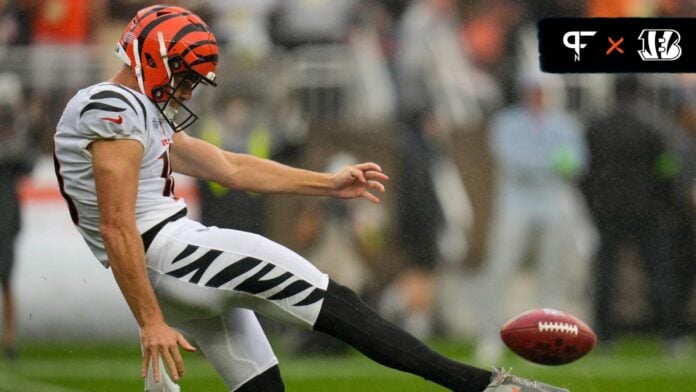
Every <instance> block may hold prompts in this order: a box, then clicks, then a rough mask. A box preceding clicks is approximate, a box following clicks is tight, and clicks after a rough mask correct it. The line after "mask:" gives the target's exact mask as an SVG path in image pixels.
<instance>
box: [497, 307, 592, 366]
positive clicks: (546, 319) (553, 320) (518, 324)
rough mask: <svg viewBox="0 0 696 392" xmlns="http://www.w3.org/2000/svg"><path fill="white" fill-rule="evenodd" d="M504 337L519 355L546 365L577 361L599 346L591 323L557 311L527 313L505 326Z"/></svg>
mask: <svg viewBox="0 0 696 392" xmlns="http://www.w3.org/2000/svg"><path fill="white" fill-rule="evenodd" d="M500 337H501V339H502V340H503V342H505V344H506V345H507V346H508V348H510V350H512V351H513V352H515V353H516V354H517V355H519V356H521V357H522V358H524V359H527V360H529V361H532V362H534V363H538V364H542V365H563V364H567V363H570V362H573V361H576V360H578V359H580V358H582V357H583V356H584V355H586V354H587V353H589V352H590V351H592V348H594V346H595V343H597V336H596V335H595V333H594V332H593V331H592V329H591V328H590V327H588V326H587V324H585V323H584V322H582V321H580V320H579V319H578V318H577V317H575V316H573V315H571V314H568V313H565V312H562V311H560V310H556V309H532V310H529V311H526V312H524V313H522V314H520V315H519V316H517V317H514V318H513V319H511V320H510V321H508V322H507V323H505V325H503V327H502V328H501V330H500Z"/></svg>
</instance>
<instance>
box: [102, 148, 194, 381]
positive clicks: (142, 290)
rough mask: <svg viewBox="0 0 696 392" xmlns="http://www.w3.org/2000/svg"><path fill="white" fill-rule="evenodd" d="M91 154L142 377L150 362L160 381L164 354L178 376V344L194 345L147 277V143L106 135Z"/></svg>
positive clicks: (107, 241)
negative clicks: (143, 180) (143, 171)
mask: <svg viewBox="0 0 696 392" xmlns="http://www.w3.org/2000/svg"><path fill="white" fill-rule="evenodd" d="M90 152H91V154H92V163H93V169H94V180H95V186H96V193H97V202H98V205H99V213H100V227H99V230H100V233H101V236H102V239H103V241H104V245H105V247H106V252H107V255H108V257H109V264H110V265H111V269H112V271H113V274H114V278H115V279H116V282H117V283H118V286H119V288H120V289H121V292H122V293H123V296H124V297H125V299H126V302H127V303H128V306H129V307H130V309H131V311H132V312H133V315H134V317H135V319H136V320H137V322H138V325H139V326H140V339H141V343H142V348H143V364H142V375H143V377H145V376H146V375H147V370H148V365H149V364H150V363H152V369H153V376H154V379H155V382H159V380H160V374H159V363H158V362H159V356H161V357H162V358H163V360H164V361H165V362H166V365H167V368H168V369H169V372H170V375H171V376H172V378H173V379H174V380H178V379H179V377H180V376H181V375H183V373H184V364H183V360H182V358H181V355H180V353H179V349H178V346H179V345H181V346H182V347H183V348H184V349H186V350H188V351H194V350H195V349H194V348H193V347H192V346H191V345H190V344H189V343H188V342H187V341H186V340H185V339H184V337H183V336H182V335H181V334H179V333H178V332H176V331H175V330H173V329H172V328H170V327H169V326H168V325H167V324H166V323H165V321H164V317H163V315H162V311H161V309H160V307H159V304H158V303H157V300H156V298H155V294H154V292H153V290H152V286H151V285H150V282H149V280H148V277H147V271H146V267H145V254H144V248H143V243H142V239H141V237H140V233H139V232H138V230H137V227H136V220H135V202H136V197H137V192H138V177H139V171H140V162H141V161H142V158H143V147H142V144H140V142H138V141H136V140H132V139H122V140H103V139H102V140H97V141H94V142H92V143H91V145H90Z"/></svg>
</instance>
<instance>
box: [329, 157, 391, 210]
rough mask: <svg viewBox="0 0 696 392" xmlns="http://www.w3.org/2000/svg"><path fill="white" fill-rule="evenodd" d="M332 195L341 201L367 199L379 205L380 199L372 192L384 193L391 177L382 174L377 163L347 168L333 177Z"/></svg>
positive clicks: (360, 164)
mask: <svg viewBox="0 0 696 392" xmlns="http://www.w3.org/2000/svg"><path fill="white" fill-rule="evenodd" d="M332 180H333V189H332V193H331V195H332V196H334V197H338V198H341V199H354V198H358V197H362V198H365V199H367V200H369V201H371V202H373V203H379V198H378V197H377V196H375V195H373V194H372V193H370V191H378V192H380V193H384V184H383V182H384V181H387V180H389V177H388V176H387V175H386V174H384V173H382V168H381V167H379V165H377V164H376V163H372V162H367V163H359V164H357V165H352V166H346V167H344V168H343V169H341V170H339V171H338V172H336V173H335V174H334V175H333V178H332Z"/></svg>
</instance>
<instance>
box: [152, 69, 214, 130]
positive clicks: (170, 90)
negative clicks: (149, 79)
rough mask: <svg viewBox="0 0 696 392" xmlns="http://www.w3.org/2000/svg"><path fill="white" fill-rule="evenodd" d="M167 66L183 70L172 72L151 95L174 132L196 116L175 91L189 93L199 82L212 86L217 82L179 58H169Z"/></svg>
mask: <svg viewBox="0 0 696 392" xmlns="http://www.w3.org/2000/svg"><path fill="white" fill-rule="evenodd" d="M169 66H170V67H171V68H173V69H176V68H183V70H179V71H177V72H175V73H173V74H172V75H171V76H170V78H169V83H167V84H166V85H165V86H163V87H161V88H158V89H154V90H153V96H154V97H155V98H156V101H155V106H157V109H159V111H160V113H161V114H162V117H164V119H165V120H166V121H167V122H168V123H169V125H170V126H171V127H172V129H173V130H174V131H175V132H179V131H182V130H184V129H186V128H188V127H190V126H191V125H192V124H193V123H194V122H196V120H198V116H197V115H196V114H195V113H194V112H193V111H192V110H191V109H189V107H188V106H186V105H185V103H184V101H185V100H183V99H180V98H177V94H176V93H177V91H181V92H182V95H187V94H188V95H191V94H193V92H194V90H195V89H196V87H197V86H198V85H199V84H201V83H202V84H204V85H207V86H213V87H215V86H216V85H217V84H216V83H215V82H214V81H213V80H211V79H208V78H206V77H203V76H201V75H199V74H198V73H196V72H195V71H193V70H192V69H191V68H190V67H188V65H187V64H186V63H185V62H183V61H181V60H180V59H176V58H175V59H170V60H169ZM180 96H181V95H180Z"/></svg>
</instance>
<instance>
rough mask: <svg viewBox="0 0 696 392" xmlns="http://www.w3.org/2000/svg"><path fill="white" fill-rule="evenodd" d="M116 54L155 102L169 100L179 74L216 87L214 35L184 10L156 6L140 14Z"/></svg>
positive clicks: (144, 9) (189, 12)
mask: <svg viewBox="0 0 696 392" xmlns="http://www.w3.org/2000/svg"><path fill="white" fill-rule="evenodd" d="M116 55H117V56H118V57H119V58H120V59H121V60H123V62H125V63H126V64H127V65H128V66H130V67H131V69H133V71H134V72H135V76H136V78H137V79H138V85H139V86H140V90H141V91H142V93H143V94H145V95H146V96H147V97H148V98H150V100H152V101H153V102H158V103H159V102H166V101H167V100H168V99H169V96H170V94H171V91H172V88H175V86H173V76H174V75H177V74H180V73H186V74H190V75H189V76H193V77H195V79H196V81H197V82H203V83H204V84H209V85H212V86H215V85H216V84H215V70H216V67H217V62H218V46H217V41H216V40H215V36H214V35H213V33H212V32H211V31H210V28H209V27H208V25H207V24H206V23H205V22H204V21H203V19H201V18H200V17H199V16H198V15H196V14H194V13H193V12H191V11H189V10H187V9H185V8H181V7H176V6H171V5H153V6H150V7H146V8H143V9H141V10H140V11H138V13H137V14H136V15H135V17H134V18H133V20H131V21H130V23H129V24H128V26H126V29H125V31H124V32H123V35H122V36H121V39H120V40H119V41H118V44H117V45H116Z"/></svg>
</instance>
